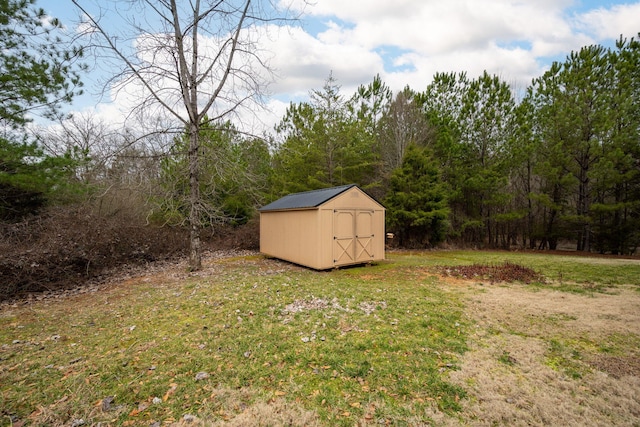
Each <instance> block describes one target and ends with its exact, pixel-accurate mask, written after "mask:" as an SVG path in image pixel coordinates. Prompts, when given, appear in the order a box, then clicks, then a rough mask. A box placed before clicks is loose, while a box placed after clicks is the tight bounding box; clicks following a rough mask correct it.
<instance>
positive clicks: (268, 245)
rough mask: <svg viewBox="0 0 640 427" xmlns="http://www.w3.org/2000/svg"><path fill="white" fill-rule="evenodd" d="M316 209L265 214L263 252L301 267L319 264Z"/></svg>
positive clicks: (263, 221)
mask: <svg viewBox="0 0 640 427" xmlns="http://www.w3.org/2000/svg"><path fill="white" fill-rule="evenodd" d="M317 217H318V211H317V210H316V209H308V210H296V211H281V212H262V213H261V214H260V252H262V253H264V254H266V255H270V256H274V257H276V258H280V259H283V260H286V261H291V262H295V263H297V264H302V265H308V266H311V267H314V266H316V265H318V251H317V250H316V248H317V247H318V244H319V229H318V226H317V222H318V221H317Z"/></svg>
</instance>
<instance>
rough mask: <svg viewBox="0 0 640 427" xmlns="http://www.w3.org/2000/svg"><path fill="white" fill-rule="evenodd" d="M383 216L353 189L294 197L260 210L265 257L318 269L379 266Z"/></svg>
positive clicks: (379, 208) (376, 205)
mask: <svg viewBox="0 0 640 427" xmlns="http://www.w3.org/2000/svg"><path fill="white" fill-rule="evenodd" d="M384 212H385V209H384V206H382V205H381V204H380V203H378V202H376V201H375V200H374V199H372V198H371V197H370V196H369V195H367V194H366V193H365V192H364V191H362V190H361V189H360V188H358V186H356V185H353V184H352V185H344V186H341V187H333V188H325V189H322V190H314V191H306V192H304V193H295V194H289V195H288V196H285V197H283V198H281V199H278V200H276V201H275V202H273V203H270V204H268V205H266V206H264V207H262V208H261V209H260V252H262V253H263V254H265V255H269V256H273V257H275V258H280V259H283V260H286V261H290V262H293V263H296V264H300V265H304V266H307V267H311V268H314V269H316V270H326V269H330V268H334V267H340V266H344V265H353V264H363V263H368V262H372V261H380V260H383V259H384V239H385V234H384Z"/></svg>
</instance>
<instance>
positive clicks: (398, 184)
mask: <svg viewBox="0 0 640 427" xmlns="http://www.w3.org/2000/svg"><path fill="white" fill-rule="evenodd" d="M385 206H386V207H387V229H388V230H390V231H391V232H393V233H395V234H396V235H397V236H398V241H399V244H400V245H401V246H405V247H433V246H435V245H437V244H438V243H440V242H442V241H444V240H445V238H446V237H447V230H448V228H449V223H448V216H449V207H448V205H447V190H446V186H445V184H444V183H442V181H441V180H440V171H439V169H438V166H437V163H436V161H435V160H434V158H433V155H432V153H431V152H430V150H429V149H428V148H426V147H418V146H417V145H416V144H410V145H409V146H408V147H407V149H406V153H405V156H404V159H403V161H402V166H401V167H400V168H398V169H396V170H395V171H394V172H393V174H392V175H391V182H390V189H389V194H388V196H387V198H386V199H385Z"/></svg>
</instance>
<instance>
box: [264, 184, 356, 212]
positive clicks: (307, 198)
mask: <svg viewBox="0 0 640 427" xmlns="http://www.w3.org/2000/svg"><path fill="white" fill-rule="evenodd" d="M352 187H356V185H355V184H349V185H342V186H340V187H332V188H323V189H321V190H313V191H305V192H303V193H292V194H288V195H286V196H284V197H283V198H281V199H278V200H276V201H275V202H271V203H269V204H268V205H265V206H263V207H261V208H260V209H259V211H260V212H266V211H279V210H285V209H310V208H317V207H318V206H320V205H321V204H323V203H324V202H327V201H329V200H331V199H333V198H334V197H336V196H338V195H340V194H342V193H344V192H345V191H347V190H348V189H350V188H352Z"/></svg>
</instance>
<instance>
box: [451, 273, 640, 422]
mask: <svg viewBox="0 0 640 427" xmlns="http://www.w3.org/2000/svg"><path fill="white" fill-rule="evenodd" d="M449 286H454V287H455V288H456V289H458V290H461V291H462V292H463V293H465V294H466V295H467V300H468V304H467V310H466V315H467V316H468V317H469V318H470V320H471V321H472V322H473V323H474V324H475V334H474V335H473V340H472V342H471V343H470V344H471V351H469V352H467V353H466V354H465V356H464V357H463V360H462V364H461V369H460V370H459V371H455V372H453V373H451V377H450V378H451V380H453V381H454V382H455V383H458V384H460V385H462V386H464V387H465V388H466V389H467V390H468V393H469V398H468V399H467V400H465V402H463V408H464V409H463V412H462V413H461V416H460V419H459V420H455V421H452V420H451V419H448V420H446V421H444V422H443V424H446V425H457V424H460V423H461V424H466V425H474V426H475V425H478V426H484V425H487V426H490V425H510V426H548V425H558V426H559V425H562V426H587V425H608V426H637V425H638V423H639V422H640V363H638V360H640V349H639V348H638V347H637V343H638V337H640V295H639V294H638V292H637V291H634V290H632V289H624V288H622V289H618V290H617V293H616V294H595V295H584V294H570V293H561V292H557V291H550V290H539V291H536V292H533V291H531V290H530V289H528V288H526V287H524V286H520V285H508V286H481V285H477V284H473V283H471V282H467V283H464V282H461V281H458V282H457V283H456V284H451V283H449ZM554 346H555V347H554ZM603 351H604V352H603ZM607 351H610V352H611V353H612V354H609V353H607Z"/></svg>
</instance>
